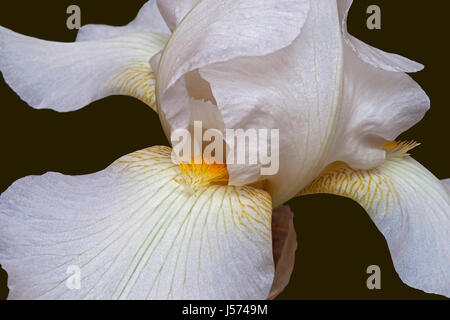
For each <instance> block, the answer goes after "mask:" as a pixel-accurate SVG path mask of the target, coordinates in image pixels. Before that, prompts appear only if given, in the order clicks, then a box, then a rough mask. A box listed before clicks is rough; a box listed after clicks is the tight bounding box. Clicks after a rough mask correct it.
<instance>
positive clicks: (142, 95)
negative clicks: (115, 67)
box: [110, 63, 156, 112]
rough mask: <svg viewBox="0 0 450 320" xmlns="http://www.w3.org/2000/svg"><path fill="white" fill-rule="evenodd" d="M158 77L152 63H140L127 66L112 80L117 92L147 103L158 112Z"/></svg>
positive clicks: (114, 90) (112, 86)
mask: <svg viewBox="0 0 450 320" xmlns="http://www.w3.org/2000/svg"><path fill="white" fill-rule="evenodd" d="M155 84H156V77H155V74H154V73H153V70H152V68H151V66H150V63H138V64H133V65H129V66H127V67H125V68H124V69H123V70H122V71H121V72H119V73H118V74H117V75H116V76H115V77H114V78H113V79H112V81H111V85H110V87H111V88H112V89H111V90H112V91H113V92H114V93H115V94H122V95H129V96H132V97H135V98H137V99H139V100H141V101H142V102H144V103H146V104H147V105H148V106H150V108H152V109H153V110H154V111H155V112H156V96H155Z"/></svg>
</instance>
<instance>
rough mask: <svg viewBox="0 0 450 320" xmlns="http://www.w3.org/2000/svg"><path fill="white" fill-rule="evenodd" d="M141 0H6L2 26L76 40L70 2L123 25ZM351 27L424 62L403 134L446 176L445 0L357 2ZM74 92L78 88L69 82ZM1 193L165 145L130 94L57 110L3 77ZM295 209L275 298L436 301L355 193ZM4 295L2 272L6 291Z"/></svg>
mask: <svg viewBox="0 0 450 320" xmlns="http://www.w3.org/2000/svg"><path fill="white" fill-rule="evenodd" d="M144 2H145V1H144V0H140V1H108V0H96V1H87V0H83V1H81V0H71V1H67V0H58V1H54V0H47V1H1V4H0V25H2V26H4V27H7V28H10V29H13V30H15V31H17V32H20V33H23V34H26V35H30V36H34V37H39V38H43V39H47V40H54V41H73V40H74V39H75V36H76V31H75V30H68V29H67V28H66V19H67V14H66V8H67V7H68V6H69V5H70V4H77V5H79V6H80V7H81V10H82V24H83V25H84V24H88V23H105V24H110V25H123V24H126V23H128V22H129V21H131V20H132V19H133V18H134V16H135V15H136V13H137V12H138V10H139V8H140V7H141V5H142V4H143V3H144ZM355 2H356V3H355V4H354V6H353V8H352V10H351V13H350V21H349V24H350V31H351V33H352V34H354V35H356V36H358V37H359V38H360V39H363V40H364V41H366V42H368V43H370V44H372V45H375V46H376V47H379V48H381V49H384V50H386V51H391V52H396V53H399V54H402V55H404V56H407V57H409V58H411V59H414V60H416V61H419V62H421V63H423V64H425V65H426V69H425V71H422V72H420V73H418V74H415V75H413V76H414V78H415V79H416V80H417V81H418V82H419V83H420V84H421V85H422V86H423V87H424V89H425V91H426V92H427V93H428V94H429V96H430V97H431V100H432V109H431V111H430V112H429V113H428V114H427V116H426V117H425V119H424V120H423V121H422V122H421V123H420V124H418V125H417V126H415V127H414V128H413V129H411V130H409V131H408V132H406V133H404V134H403V136H402V137H401V138H402V139H416V140H418V141H420V142H422V143H423V145H422V146H420V147H419V148H418V149H417V150H415V151H414V153H413V155H414V157H415V158H416V159H417V160H418V161H420V162H421V163H422V164H424V165H425V166H426V167H427V168H429V169H430V170H431V171H432V172H433V173H434V174H435V175H436V176H438V177H440V178H445V177H450V167H449V166H448V162H449V156H448V152H447V150H446V148H447V147H448V146H449V144H448V140H447V139H448V138H449V134H448V118H449V117H448V116H449V109H448V108H449V105H448V104H449V102H448V101H449V89H448V81H447V80H443V79H447V75H448V74H449V72H450V69H449V60H448V57H447V55H448V54H447V50H446V49H445V48H444V46H445V43H446V42H447V39H448V31H449V28H448V17H447V15H448V12H449V9H450V5H449V4H448V1H432V2H431V1H429V2H423V1H411V0H396V1H386V0H384V1H376V0H370V1H366V0H356V1H355ZM371 4H377V5H379V6H380V7H381V9H382V30H375V31H371V30H368V29H367V28H366V19H367V14H366V8H367V7H368V6H369V5H371ZM73 90H77V88H73ZM0 104H1V106H0V139H1V157H0V168H1V170H0V174H1V176H0V192H3V191H4V190H5V189H6V188H7V187H8V186H9V185H10V184H11V183H12V182H14V181H15V180H17V179H19V178H21V177H24V176H27V175H40V174H43V173H45V172H47V171H58V172H62V173H64V174H72V175H73V174H87V173H92V172H96V171H99V170H101V169H103V168H105V167H106V166H107V165H109V164H110V163H111V162H113V161H114V160H116V159H117V158H119V157H120V156H122V155H125V154H127V153H130V152H133V151H135V150H138V149H141V148H145V147H148V146H152V145H167V141H166V139H165V137H164V134H163V132H162V129H161V127H160V124H159V119H158V117H157V115H156V114H155V113H154V112H153V111H152V110H151V109H150V108H148V107H147V106H146V105H144V104H143V103H141V102H139V101H138V100H134V99H132V98H128V97H118V96H117V97H110V98H107V99H104V100H102V101H98V102H95V103H93V104H91V105H90V106H88V107H87V108H85V109H82V110H80V111H77V112H73V113H67V114H61V113H57V112H54V111H48V110H43V111H37V110H33V109H32V108H30V107H28V106H27V105H26V104H25V103H24V102H22V101H21V100H20V99H19V98H18V97H17V96H16V95H15V93H14V92H13V91H12V90H11V89H9V87H8V86H7V85H6V84H5V83H4V82H3V79H2V78H1V77H0ZM289 204H290V205H291V208H292V210H293V211H294V212H295V225H296V230H297V233H298V240H299V250H298V252H297V260H296V266H295V270H294V274H293V276H292V279H291V282H290V284H289V286H288V287H287V289H286V290H285V291H284V293H283V294H282V295H280V297H279V299H436V298H440V297H439V296H435V295H428V294H425V293H423V292H421V291H419V290H415V289H412V288H410V287H408V286H406V285H405V284H403V283H402V282H401V280H400V279H399V277H398V275H397V274H396V272H395V270H394V268H393V265H392V260H391V258H390V255H389V251H388V248H387V245H386V242H385V240H384V238H383V236H382V235H381V234H380V233H379V232H378V231H377V229H376V227H375V226H374V224H373V223H372V222H371V220H370V219H369V217H368V216H367V214H366V213H365V211H364V210H363V209H362V208H361V207H359V205H358V204H356V203H354V202H353V201H351V200H348V199H344V198H339V197H334V196H324V195H318V196H308V197H304V198H300V199H294V200H292V201H290V203H289ZM372 264H376V265H379V266H380V267H381V272H382V274H381V283H382V289H381V290H375V291H370V290H368V289H367V287H366V279H367V277H368V275H367V274H366V268H367V267H368V266H369V265H372ZM6 295H7V288H6V273H5V272H4V271H1V273H0V298H5V297H6Z"/></svg>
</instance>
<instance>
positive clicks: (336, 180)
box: [299, 162, 394, 213]
mask: <svg viewBox="0 0 450 320" xmlns="http://www.w3.org/2000/svg"><path fill="white" fill-rule="evenodd" d="M392 190H393V188H392V183H391V181H390V179H389V178H388V177H386V176H385V175H382V174H381V172H380V170H379V169H377V168H375V169H371V170H354V169H352V168H350V167H349V166H348V165H347V164H345V163H343V162H335V163H332V164H331V165H329V166H328V167H327V168H326V169H325V170H324V171H323V173H322V174H321V175H320V176H319V177H318V178H317V179H316V180H314V181H313V182H312V183H311V184H310V185H309V186H308V187H307V188H305V189H304V190H303V191H302V192H301V193H300V194H299V196H302V195H309V194H317V193H329V194H336V195H339V196H343V197H347V198H350V199H353V200H355V201H356V202H358V203H359V204H360V205H361V206H362V207H364V208H365V209H366V210H367V211H368V212H369V213H371V212H380V211H382V209H383V208H384V209H387V208H389V206H391V205H393V204H394V197H393V192H392ZM384 211H386V210H384Z"/></svg>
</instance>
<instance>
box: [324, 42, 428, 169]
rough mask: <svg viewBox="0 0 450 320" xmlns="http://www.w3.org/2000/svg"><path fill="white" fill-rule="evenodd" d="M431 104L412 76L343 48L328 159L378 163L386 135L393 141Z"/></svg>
mask: <svg viewBox="0 0 450 320" xmlns="http://www.w3.org/2000/svg"><path fill="white" fill-rule="evenodd" d="M429 108H430V99H429V98H428V96H427V94H426V93H425V92H424V91H423V90H422V88H421V87H420V86H419V85H418V84H417V83H416V82H415V81H414V80H413V79H412V78H411V77H410V76H408V75H407V74H404V73H399V72H389V71H384V70H381V69H379V68H375V67H373V66H372V65H369V64H366V63H364V62H363V61H361V60H360V59H358V58H357V57H356V55H355V53H354V52H353V51H351V50H350V49H348V48H345V49H344V81H343V94H342V102H341V109H340V116H339V122H338V125H337V128H336V132H335V134H334V141H333V143H332V148H331V151H330V152H329V157H328V163H331V162H334V161H344V162H346V163H347V164H349V165H350V166H351V167H353V168H355V169H370V168H373V167H375V166H378V165H380V164H381V163H383V162H384V160H385V157H386V153H385V151H384V150H382V149H381V148H380V147H381V146H382V145H383V144H384V143H385V142H386V140H387V141H392V140H395V139H396V138H397V137H398V136H399V135H400V134H401V133H403V132H405V131H406V130H408V129H409V128H411V127H412V126H413V125H415V124H416V123H417V122H419V121H420V120H421V119H422V118H423V117H424V115H425V113H426V112H427V110H428V109H429Z"/></svg>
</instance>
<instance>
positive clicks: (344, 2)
mask: <svg viewBox="0 0 450 320" xmlns="http://www.w3.org/2000/svg"><path fill="white" fill-rule="evenodd" d="M337 3H338V7H339V15H340V18H341V21H342V32H343V36H344V40H345V42H346V44H347V45H348V46H349V47H350V48H351V49H352V50H353V51H354V52H355V54H356V55H357V56H358V57H359V58H360V59H361V60H362V61H364V62H366V63H368V64H370V65H372V66H374V67H376V68H380V69H383V70H386V71H392V72H417V71H420V70H422V69H423V65H421V64H420V63H417V62H414V61H412V60H409V59H407V58H404V57H402V56H399V55H397V54H394V53H388V52H384V51H382V50H380V49H377V48H374V47H372V46H370V45H368V44H366V43H364V42H362V41H361V40H359V39H357V38H355V37H353V36H352V35H351V34H349V33H348V31H347V17H348V12H349V10H350V7H351V5H352V3H353V0H337Z"/></svg>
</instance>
